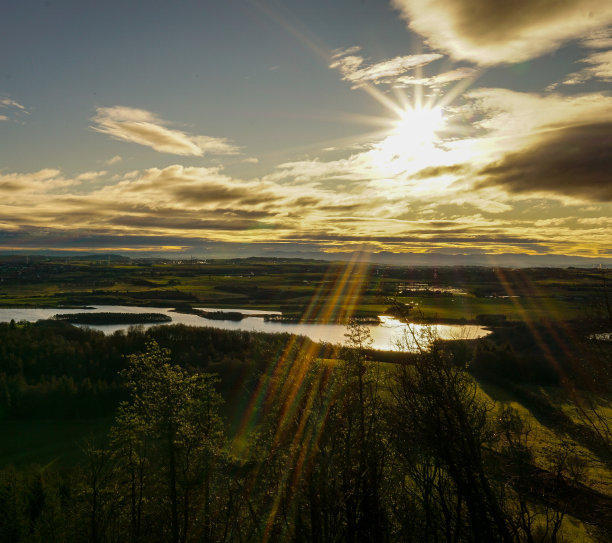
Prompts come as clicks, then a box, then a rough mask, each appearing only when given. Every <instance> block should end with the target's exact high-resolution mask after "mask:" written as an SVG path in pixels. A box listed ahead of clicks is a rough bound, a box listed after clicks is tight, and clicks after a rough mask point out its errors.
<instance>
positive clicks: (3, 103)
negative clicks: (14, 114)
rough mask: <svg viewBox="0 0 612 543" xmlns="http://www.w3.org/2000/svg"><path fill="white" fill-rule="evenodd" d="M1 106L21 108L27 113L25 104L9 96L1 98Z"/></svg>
mask: <svg viewBox="0 0 612 543" xmlns="http://www.w3.org/2000/svg"><path fill="white" fill-rule="evenodd" d="M0 107H2V108H14V109H20V110H21V111H23V112H26V113H27V109H26V108H25V106H22V105H21V104H20V103H19V102H16V101H15V100H13V99H11V98H8V97H4V98H0Z"/></svg>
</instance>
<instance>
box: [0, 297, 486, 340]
mask: <svg viewBox="0 0 612 543" xmlns="http://www.w3.org/2000/svg"><path fill="white" fill-rule="evenodd" d="M92 307H94V309H89V310H87V309H64V308H0V322H10V321H11V319H14V320H15V321H16V322H19V321H21V320H26V321H30V322H36V321H37V320H39V319H49V318H51V317H52V316H53V315H55V314H57V313H84V312H85V311H104V312H110V313H152V312H154V313H162V314H164V315H168V316H169V317H171V318H172V322H171V323H167V324H186V325H189V326H208V327H211V328H220V329H223V330H248V331H252V332H268V333H275V332H280V333H290V334H299V335H303V336H307V337H309V338H310V339H312V340H313V341H326V342H329V343H344V342H345V337H344V334H345V333H346V326H344V325H342V324H311V323H305V324H300V323H282V322H266V321H264V319H263V317H262V315H264V314H266V315H270V314H280V313H278V312H275V311H257V310H252V309H227V308H226V309H220V308H212V307H208V308H206V307H202V308H198V309H203V310H205V311H238V312H240V313H243V314H245V315H247V316H246V317H245V318H244V319H242V320H241V321H220V320H212V319H205V318H203V317H200V316H198V315H188V314H184V313H175V312H173V311H172V309H171V308H167V307H133V306H123V305H99V306H98V305H97V306H92ZM380 321H381V323H380V324H379V325H373V326H368V328H369V329H370V334H371V336H372V339H373V343H372V348H374V349H381V350H387V351H390V350H392V351H395V350H400V347H398V341H400V340H401V338H403V337H407V338H409V339H410V338H411V337H412V333H411V332H410V329H409V327H408V325H406V324H404V323H402V322H399V321H398V320H397V319H394V318H393V317H386V316H381V317H380ZM150 326H156V325H153V324H151V325H144V328H149V327H150ZM157 326H159V325H157ZM162 326H163V324H162ZM89 328H93V329H95V330H101V331H102V332H104V333H105V334H112V333H113V332H116V331H117V330H127V329H128V328H129V326H128V325H114V324H113V325H100V326H89ZM410 328H411V329H412V330H413V331H414V333H415V335H416V336H417V337H418V336H419V334H421V333H424V332H425V331H426V327H425V326H423V325H419V324H412V325H410ZM432 328H433V329H434V332H435V334H436V335H437V336H438V337H439V338H441V339H476V338H479V337H483V336H486V335H487V334H489V331H488V330H487V329H485V328H484V327H482V326H476V325H465V326H460V325H450V324H449V325H447V324H438V325H435V326H433V327H432ZM414 347H415V346H414V343H413V341H412V340H410V341H409V345H408V347H406V344H405V343H404V346H403V347H402V348H401V350H413V349H414Z"/></svg>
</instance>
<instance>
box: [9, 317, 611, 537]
mask: <svg viewBox="0 0 612 543" xmlns="http://www.w3.org/2000/svg"><path fill="white" fill-rule="evenodd" d="M566 327H567V324H565V325H563V326H561V325H559V326H557V327H550V326H548V327H547V326H544V325H542V326H541V327H540V328H539V329H536V328H534V329H530V328H529V327H526V326H523V325H516V326H513V327H504V328H501V329H500V330H498V332H497V333H496V334H494V335H493V336H491V337H489V338H487V339H486V340H479V341H472V342H449V343H441V342H435V343H434V346H433V348H432V349H431V350H425V349H424V350H423V351H422V352H420V353H415V354H411V355H408V354H404V355H398V354H395V355H394V356H392V357H389V358H388V362H381V361H380V359H381V358H382V353H376V352H375V351H370V350H369V349H368V336H367V333H366V332H365V330H364V329H363V328H361V327H360V326H359V325H354V326H352V327H350V328H349V329H348V336H349V344H350V348H344V349H340V348H338V347H335V346H330V345H317V344H314V343H312V342H311V341H309V340H308V339H306V338H296V337H293V336H288V335H265V334H253V333H247V332H229V331H223V330H215V329H207V328H191V327H185V326H161V327H156V328H152V329H150V330H148V331H146V332H144V331H143V330H142V329H139V328H132V329H130V331H129V332H128V333H116V334H114V335H111V336H104V335H103V334H102V333H100V332H96V331H92V330H87V329H80V328H75V327H73V326H71V325H69V324H67V323H64V322H61V321H40V322H38V323H35V324H28V323H14V322H13V323H10V324H0V364H1V365H0V409H1V410H2V411H1V412H2V419H1V420H0V424H1V425H2V426H1V427H2V428H4V429H5V430H4V431H7V430H6V429H7V428H9V426H10V425H15V424H19V425H22V426H23V427H25V428H27V427H29V425H31V427H36V428H40V422H41V420H47V421H48V423H49V424H57V422H58V421H63V423H64V424H65V425H66V426H68V425H69V424H71V421H79V422H82V421H87V420H90V421H91V423H92V424H91V427H92V428H94V427H95V426H96V424H98V423H99V421H101V420H102V421H104V420H106V421H108V423H107V426H106V428H107V430H106V431H101V432H98V433H97V434H96V435H92V436H91V437H90V438H89V439H88V440H85V439H83V440H80V449H79V452H78V454H77V455H76V456H75V457H73V458H72V459H71V460H70V461H69V462H66V461H63V460H62V458H58V457H52V458H48V457H46V458H45V457H44V454H45V453H44V451H43V452H41V453H40V454H41V458H40V460H39V462H40V463H39V464H36V463H32V462H28V463H25V464H24V463H20V462H16V465H7V461H6V458H3V459H2V462H3V464H4V467H3V468H2V469H1V470H0V541H7V542H8V541H10V542H20V541H45V542H48V541H58V542H59V541H71V542H72V541H93V542H111V541H118V542H119V541H121V542H122V541H134V542H135V541H142V542H149V541H163V542H165V541H170V542H187V541H316V542H327V541H355V542H356V541H377V542H378V541H415V542H421V541H445V542H451V541H473V542H481V541H504V542H510V541H512V542H519V541H521V542H522V541H526V542H530V541H574V540H591V541H609V540H610V538H609V534H611V533H612V513H611V511H612V496H611V494H610V492H609V488H607V487H606V486H605V485H604V484H602V483H603V482H604V481H605V480H608V481H609V480H610V473H611V468H612V434H611V433H610V426H608V424H609V423H610V416H609V414H608V413H609V411H606V409H607V408H606V409H603V410H602V409H601V407H602V405H601V404H598V403H597V402H601V401H602V398H606V397H609V396H608V395H609V394H610V392H611V390H610V389H611V386H612V380H611V379H610V377H609V374H608V373H607V372H608V369H609V362H610V358H609V356H610V349H609V347H610V345H609V344H607V343H606V342H598V341H590V340H589V339H588V338H589V336H590V333H588V332H585V333H583V334H582V335H581V336H580V337H578V335H579V334H578V332H576V337H575V338H574V337H569V336H568V335H567V328H566ZM572 329H573V330H575V331H576V330H577V327H575V326H574V327H573V328H572ZM564 333H565V335H563V334H564ZM545 334H548V335H549V336H550V337H553V338H556V341H557V342H561V343H560V344H559V347H558V348H555V349H551V348H550V345H551V342H547V343H545V342H542V341H540V340H541V339H542V338H543V337H549V336H546V335H545ZM585 334H586V335H585ZM418 339H419V340H420V342H421V344H422V345H425V344H426V343H427V341H428V340H429V339H431V338H427V337H422V338H418ZM530 342H531V343H530ZM570 344H571V345H574V346H575V349H574V350H571V349H569V348H568V346H569V345H570ZM538 361H539V362H538ZM536 362H537V363H536ZM474 375H476V376H477V377H478V379H479V380H475V379H474ZM555 376H556V377H555ZM593 376H597V377H596V379H593ZM594 380H595V381H596V383H595V384H596V385H597V387H596V388H595V387H594V386H591V385H593V384H594V383H593V381H594ZM570 382H571V383H575V384H576V386H575V387H570V386H569V385H568V383H570ZM536 384H540V385H546V386H548V387H549V388H548V389H546V390H548V391H551V390H556V391H559V392H563V405H564V406H565V407H567V406H570V407H571V408H572V410H573V411H572V412H571V414H570V412H569V411H567V409H564V408H562V407H560V404H559V403H555V401H553V399H552V398H551V397H549V396H547V395H546V394H543V393H542V390H544V389H539V391H538V389H537V387H535V385H536ZM551 387H552V388H551ZM563 387H565V388H563ZM485 390H489V393H488V394H485V392H484V391H485ZM490 390H492V391H493V392H490ZM500 394H505V395H506V397H505V399H504V401H496V402H495V401H493V399H495V396H496V395H497V396H499V395H500ZM542 421H543V422H542ZM539 423H542V424H543V425H544V426H542V428H544V427H545V428H547V429H548V431H550V436H554V437H549V438H546V440H545V443H544V445H543V443H542V441H543V440H542V439H541V438H538V437H537V436H534V435H533V434H534V428H533V427H534V425H535V424H539ZM74 437H75V436H73V441H72V443H73V445H72V446H73V447H76V445H75V444H74V441H75V440H74ZM54 438H55V439H59V437H54V436H52V435H51V436H47V437H46V439H51V440H53V439H54ZM3 454H4V453H3ZM0 458H2V457H0ZM13 462H14V460H13ZM589 538H590V539H589Z"/></svg>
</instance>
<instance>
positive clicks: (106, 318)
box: [53, 311, 172, 324]
mask: <svg viewBox="0 0 612 543" xmlns="http://www.w3.org/2000/svg"><path fill="white" fill-rule="evenodd" d="M53 318H54V319H55V320H58V321H64V322H69V323H73V324H155V323H161V322H170V321H172V317H169V316H168V315H164V314H162V313H109V312H105V311H96V312H95V313H94V312H91V313H60V314H57V315H53Z"/></svg>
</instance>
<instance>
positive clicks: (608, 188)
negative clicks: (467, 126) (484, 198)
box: [478, 121, 612, 202]
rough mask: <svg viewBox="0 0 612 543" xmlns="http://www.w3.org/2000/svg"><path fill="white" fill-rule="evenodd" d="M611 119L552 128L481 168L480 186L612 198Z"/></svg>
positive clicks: (601, 199)
mask: <svg viewBox="0 0 612 543" xmlns="http://www.w3.org/2000/svg"><path fill="white" fill-rule="evenodd" d="M611 172H612V121H610V122H606V123H597V124H587V125H581V126H571V127H567V128H563V129H559V130H552V131H551V132H549V133H547V134H545V135H544V136H543V137H542V138H541V139H540V140H539V141H538V142H537V143H536V144H535V145H533V146H530V147H528V148H527V149H525V150H524V151H522V152H519V153H512V154H509V155H507V156H505V157H504V158H503V159H502V160H500V161H499V162H496V163H494V164H491V165H490V166H487V167H486V168H484V169H483V170H481V171H480V172H479V174H480V176H481V177H483V178H484V181H481V182H480V183H479V184H478V185H480V186H497V187H502V188H503V189H504V190H506V191H508V192H511V193H538V192H546V193H554V194H561V195H565V196H569V197H576V198H581V199H586V200H594V201H606V202H612V173H611Z"/></svg>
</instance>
